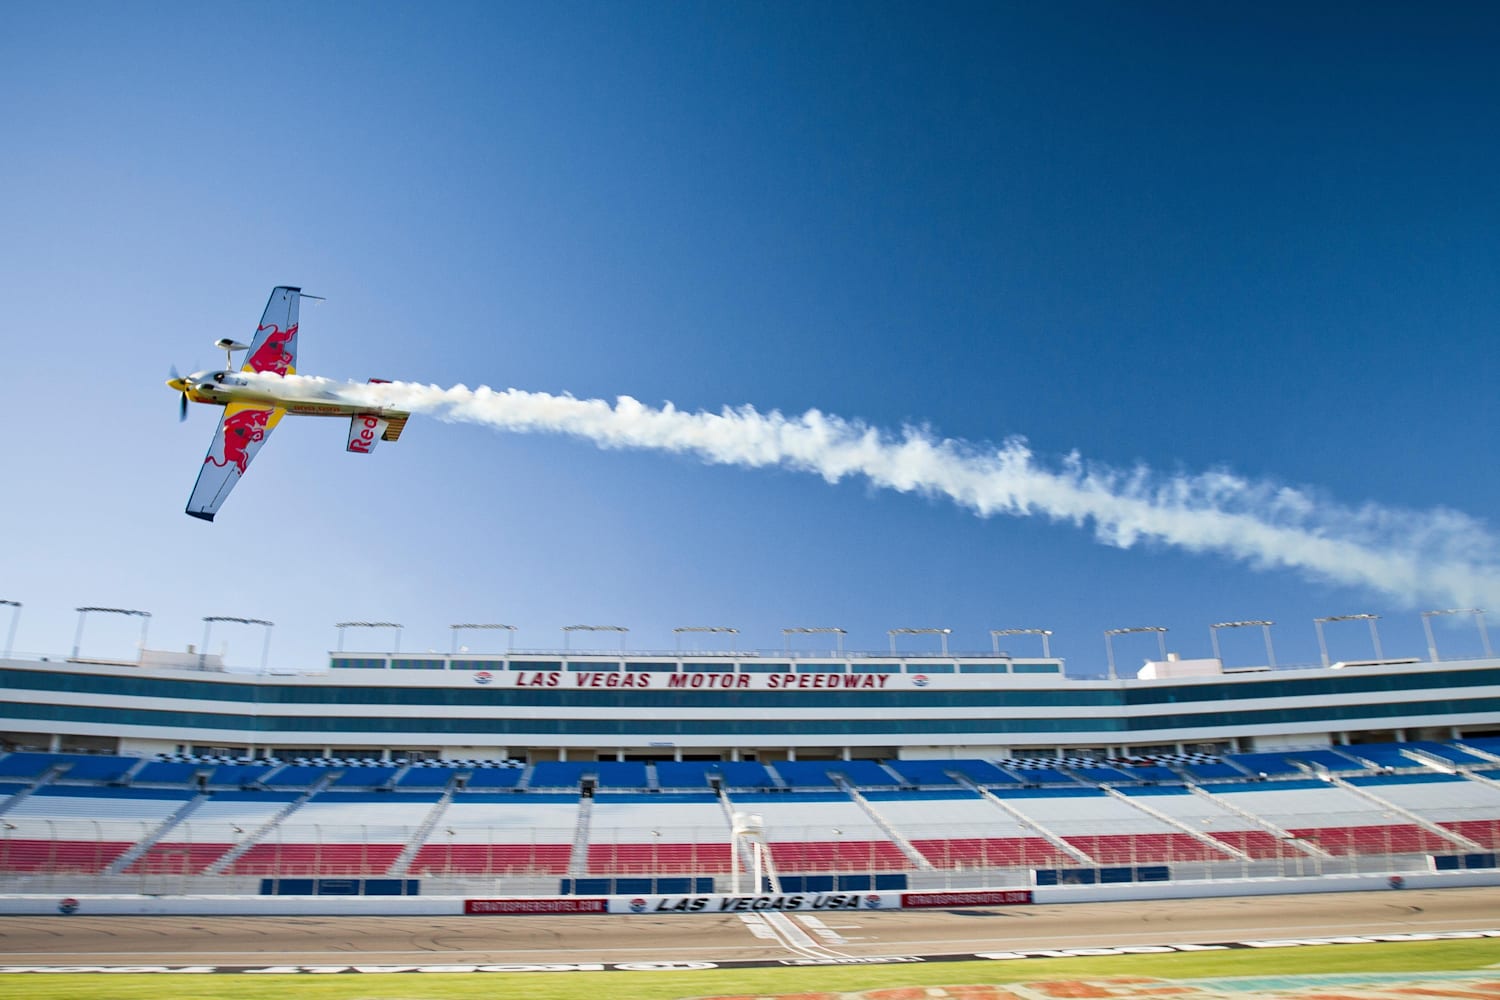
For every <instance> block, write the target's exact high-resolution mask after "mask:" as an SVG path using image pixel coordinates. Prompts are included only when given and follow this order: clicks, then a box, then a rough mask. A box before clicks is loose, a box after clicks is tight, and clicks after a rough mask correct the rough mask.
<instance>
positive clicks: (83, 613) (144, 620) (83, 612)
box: [73, 608, 151, 660]
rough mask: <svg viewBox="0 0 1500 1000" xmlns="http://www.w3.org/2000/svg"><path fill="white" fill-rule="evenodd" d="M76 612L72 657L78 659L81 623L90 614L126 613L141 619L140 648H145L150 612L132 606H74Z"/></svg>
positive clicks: (81, 631)
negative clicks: (75, 630) (76, 626)
mask: <svg viewBox="0 0 1500 1000" xmlns="http://www.w3.org/2000/svg"><path fill="white" fill-rule="evenodd" d="M74 610H76V611H77V612H78V631H77V632H75V633H74V634H73V659H75V660H76V659H78V649H79V647H80V646H81V645H82V644H83V623H84V620H85V619H87V618H88V616H89V615H90V614H102V615H128V616H130V617H134V618H139V619H140V620H141V646H140V648H141V650H142V651H145V649H146V627H147V626H148V625H150V624H151V612H149V611H137V610H135V609H134V608H76V609H74Z"/></svg>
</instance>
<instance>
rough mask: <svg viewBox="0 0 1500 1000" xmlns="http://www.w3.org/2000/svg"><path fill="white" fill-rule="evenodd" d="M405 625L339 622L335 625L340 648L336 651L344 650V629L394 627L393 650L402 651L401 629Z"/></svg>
mask: <svg viewBox="0 0 1500 1000" xmlns="http://www.w3.org/2000/svg"><path fill="white" fill-rule="evenodd" d="M405 627H406V626H405V625H398V624H396V623H395V622H339V623H338V624H337V625H335V626H334V628H336V629H338V630H339V648H338V649H337V650H336V652H340V653H342V652H343V651H344V629H346V628H393V629H395V630H396V648H395V649H394V650H392V652H395V653H399V652H401V630H402V629H403V628H405Z"/></svg>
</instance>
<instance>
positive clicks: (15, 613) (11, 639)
mask: <svg viewBox="0 0 1500 1000" xmlns="http://www.w3.org/2000/svg"><path fill="white" fill-rule="evenodd" d="M0 608H10V632H9V633H7V635H6V637H5V658H6V659H7V660H8V659H10V652H11V650H12V649H14V648H15V645H16V624H17V623H18V622H19V621H20V620H21V602H20V601H5V600H0Z"/></svg>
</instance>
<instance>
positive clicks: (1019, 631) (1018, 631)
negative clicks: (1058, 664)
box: [990, 628, 1052, 660]
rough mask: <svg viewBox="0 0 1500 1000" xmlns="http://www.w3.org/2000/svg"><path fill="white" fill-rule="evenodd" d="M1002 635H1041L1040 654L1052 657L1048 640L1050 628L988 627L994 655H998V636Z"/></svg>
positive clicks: (1050, 632)
mask: <svg viewBox="0 0 1500 1000" xmlns="http://www.w3.org/2000/svg"><path fill="white" fill-rule="evenodd" d="M1002 635H1039V636H1041V637H1042V656H1044V657H1046V658H1047V659H1049V660H1050V659H1052V649H1051V647H1050V645H1049V644H1048V640H1050V639H1051V638H1052V630H1051V629H1050V628H992V629H990V647H991V648H992V649H993V650H994V651H995V655H996V656H999V655H1000V637H1001V636H1002Z"/></svg>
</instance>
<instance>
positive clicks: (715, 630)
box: [672, 625, 740, 653]
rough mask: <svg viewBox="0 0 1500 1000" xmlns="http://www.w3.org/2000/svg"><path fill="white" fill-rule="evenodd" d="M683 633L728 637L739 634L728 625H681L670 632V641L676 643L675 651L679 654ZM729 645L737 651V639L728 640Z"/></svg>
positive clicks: (738, 631) (737, 630)
mask: <svg viewBox="0 0 1500 1000" xmlns="http://www.w3.org/2000/svg"><path fill="white" fill-rule="evenodd" d="M684 632H707V633H711V634H715V635H730V636H736V637H738V636H739V634H740V630H739V629H737V628H730V627H729V626H728V625H682V626H679V627H677V628H674V629H673V630H672V639H673V642H674V643H676V649H677V652H679V653H680V652H682V634H683V633H684ZM729 645H730V648H731V649H733V650H735V651H738V650H739V640H738V638H733V639H730V640H729Z"/></svg>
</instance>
